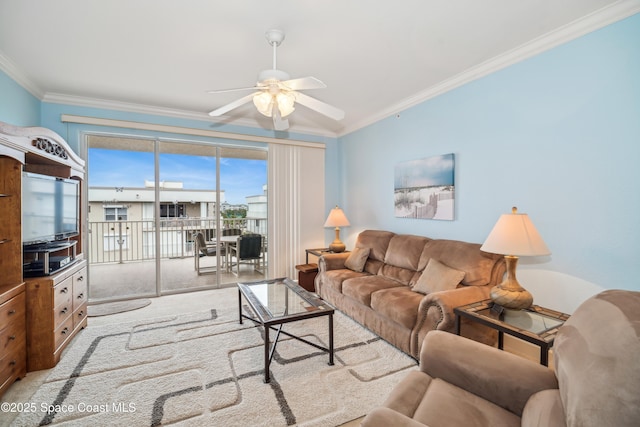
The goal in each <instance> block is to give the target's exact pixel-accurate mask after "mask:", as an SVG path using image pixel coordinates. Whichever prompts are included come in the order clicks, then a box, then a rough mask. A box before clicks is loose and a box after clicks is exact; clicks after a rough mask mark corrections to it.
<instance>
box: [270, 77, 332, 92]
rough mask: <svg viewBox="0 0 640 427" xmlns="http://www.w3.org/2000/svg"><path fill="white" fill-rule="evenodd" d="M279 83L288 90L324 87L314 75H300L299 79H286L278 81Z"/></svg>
mask: <svg viewBox="0 0 640 427" xmlns="http://www.w3.org/2000/svg"><path fill="white" fill-rule="evenodd" d="M280 85H282V86H285V87H286V88H287V89H290V90H308V89H324V88H325V87H327V85H326V84H324V83H322V82H321V81H320V80H318V79H316V78H315V77H302V78H299V79H292V80H286V81H284V82H280Z"/></svg>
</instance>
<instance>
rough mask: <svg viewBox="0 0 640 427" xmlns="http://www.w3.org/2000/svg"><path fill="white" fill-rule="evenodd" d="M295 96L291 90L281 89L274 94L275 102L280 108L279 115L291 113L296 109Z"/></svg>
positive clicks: (284, 115)
mask: <svg viewBox="0 0 640 427" xmlns="http://www.w3.org/2000/svg"><path fill="white" fill-rule="evenodd" d="M295 102H296V97H295V95H294V94H293V93H292V92H284V91H281V92H280V93H278V94H277V95H276V103H277V104H278V110H280V117H287V116H288V115H289V114H291V113H293V111H294V110H295V109H296V108H295V107H294V104H295Z"/></svg>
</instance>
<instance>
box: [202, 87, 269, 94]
mask: <svg viewBox="0 0 640 427" xmlns="http://www.w3.org/2000/svg"><path fill="white" fill-rule="evenodd" d="M264 88H265V86H260V85H256V86H251V87H236V88H233V89H220V90H208V91H207V93H227V92H239V91H241V90H257V89H264Z"/></svg>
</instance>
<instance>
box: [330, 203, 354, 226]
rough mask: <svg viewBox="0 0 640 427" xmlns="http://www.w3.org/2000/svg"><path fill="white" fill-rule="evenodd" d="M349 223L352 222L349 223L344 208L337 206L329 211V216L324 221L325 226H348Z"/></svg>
mask: <svg viewBox="0 0 640 427" xmlns="http://www.w3.org/2000/svg"><path fill="white" fill-rule="evenodd" d="M349 225H351V224H349V220H348V219H347V216H346V215H345V214H344V212H343V211H342V209H340V208H339V207H337V206H336V207H335V208H333V209H331V212H329V216H328V217H327V220H326V221H325V223H324V226H325V227H348V226H349Z"/></svg>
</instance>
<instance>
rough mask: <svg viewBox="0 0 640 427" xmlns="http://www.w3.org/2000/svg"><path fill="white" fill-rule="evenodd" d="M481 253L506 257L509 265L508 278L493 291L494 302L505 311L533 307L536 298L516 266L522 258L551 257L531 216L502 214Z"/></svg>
mask: <svg viewBox="0 0 640 427" xmlns="http://www.w3.org/2000/svg"><path fill="white" fill-rule="evenodd" d="M480 250H483V251H485V252H491V253H495V254H502V255H504V258H505V260H506V262H507V277H506V278H505V279H504V280H503V281H502V283H500V284H499V285H497V286H494V287H493V288H492V289H491V294H490V295H491V299H492V300H493V302H494V303H495V304H498V305H500V306H502V307H504V308H512V309H523V308H527V307H530V306H531V304H532V303H533V296H532V295H531V293H529V292H528V291H527V290H526V289H524V288H523V287H522V286H520V283H518V280H517V279H516V265H517V264H518V257H520V256H539V255H549V254H550V253H551V252H549V249H548V248H547V245H546V244H545V243H544V241H543V240H542V237H540V234H538V230H536V228H535V227H534V225H533V223H532V222H531V220H530V219H529V216H528V215H527V214H520V213H518V209H517V208H515V207H514V208H512V209H511V213H510V214H504V215H501V216H500V218H499V219H498V222H497V223H496V225H495V226H494V227H493V230H491V233H489V237H487V239H486V240H485V242H484V244H483V245H482V246H481V247H480Z"/></svg>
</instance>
